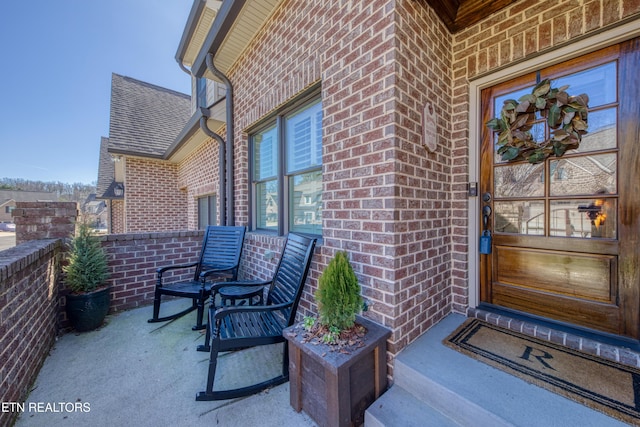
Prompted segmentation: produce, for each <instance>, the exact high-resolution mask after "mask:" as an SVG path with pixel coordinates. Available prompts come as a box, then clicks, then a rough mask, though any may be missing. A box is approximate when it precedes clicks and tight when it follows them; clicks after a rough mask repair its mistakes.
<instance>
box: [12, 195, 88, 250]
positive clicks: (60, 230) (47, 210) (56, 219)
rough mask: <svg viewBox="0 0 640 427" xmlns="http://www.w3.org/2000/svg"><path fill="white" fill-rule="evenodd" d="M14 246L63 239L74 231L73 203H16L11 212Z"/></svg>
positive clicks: (76, 209)
mask: <svg viewBox="0 0 640 427" xmlns="http://www.w3.org/2000/svg"><path fill="white" fill-rule="evenodd" d="M12 215H13V219H14V221H15V223H16V245H19V244H20V243H23V242H27V241H30V240H37V239H64V238H67V237H69V236H71V235H73V232H74V230H75V221H76V219H77V218H78V204H77V203H75V202H18V203H17V204H16V209H14V210H13V213H12Z"/></svg>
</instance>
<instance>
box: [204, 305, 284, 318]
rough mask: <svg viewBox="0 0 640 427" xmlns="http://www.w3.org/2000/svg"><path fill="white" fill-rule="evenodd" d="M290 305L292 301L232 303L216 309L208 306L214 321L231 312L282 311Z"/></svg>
mask: <svg viewBox="0 0 640 427" xmlns="http://www.w3.org/2000/svg"><path fill="white" fill-rule="evenodd" d="M291 306H293V302H285V303H282V304H272V305H234V306H230V307H222V308H218V309H215V308H210V310H211V311H213V312H214V314H213V318H214V319H216V321H219V320H221V319H223V318H224V317H226V316H228V315H230V314H232V313H251V312H261V311H262V312H264V311H282V310H286V309H287V308H291Z"/></svg>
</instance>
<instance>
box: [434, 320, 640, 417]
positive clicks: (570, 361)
mask: <svg viewBox="0 0 640 427" xmlns="http://www.w3.org/2000/svg"><path fill="white" fill-rule="evenodd" d="M444 344H445V345H447V346H448V347H451V348H453V349H454V350H457V351H459V352H461V353H464V354H466V355H468V356H471V357H473V358H475V359H477V360H479V361H482V362H484V363H487V364H489V365H491V366H493V367H495V368H498V369H501V370H503V371H505V372H508V373H509V374H512V375H515V376H517V377H519V378H521V379H523V380H525V381H527V382H529V383H532V384H535V385H537V386H540V387H543V388H545V389H547V390H550V391H553V392H555V393H558V394H560V395H562V396H565V397H568V398H570V399H572V400H575V401H576V402H579V403H581V404H583V405H586V406H588V407H590V408H593V409H596V410H598V411H601V412H603V413H605V414H607V415H609V416H611V417H614V418H617V419H619V420H621V421H624V422H626V423H631V424H634V425H640V370H639V369H634V368H631V367H629V366H625V365H622V364H619V363H615V362H611V361H608V360H603V359H600V358H597V357H595V356H591V355H589V354H585V353H581V352H578V351H575V350H572V349H570V348H567V347H562V346H560V345H557V344H554V343H551V342H547V341H543V340H540V339H537V338H533V337H529V336H527V335H524V334H520V333H518V332H514V331H510V330H507V329H503V328H500V327H498V326H495V325H491V324H489V323H486V322H484V321H482V320H479V319H468V320H466V321H465V322H464V323H463V324H462V325H461V326H460V327H459V328H458V329H457V330H455V331H454V332H453V333H452V334H451V335H449V337H447V338H446V339H445V340H444Z"/></svg>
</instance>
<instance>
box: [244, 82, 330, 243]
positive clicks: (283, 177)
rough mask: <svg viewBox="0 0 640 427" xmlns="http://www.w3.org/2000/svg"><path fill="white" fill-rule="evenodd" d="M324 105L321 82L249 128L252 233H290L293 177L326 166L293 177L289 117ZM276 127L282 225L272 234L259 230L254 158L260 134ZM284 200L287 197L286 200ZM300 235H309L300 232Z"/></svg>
mask: <svg viewBox="0 0 640 427" xmlns="http://www.w3.org/2000/svg"><path fill="white" fill-rule="evenodd" d="M315 102H320V103H322V94H321V85H320V82H318V83H316V84H314V85H313V86H312V87H310V88H309V89H307V90H306V91H304V92H303V93H302V94H300V95H299V96H298V97H297V98H295V99H294V100H293V101H292V102H289V103H287V104H286V105H284V106H282V107H281V108H278V109H276V110H274V111H273V112H271V113H270V114H268V115H267V116H265V117H264V118H263V119H262V120H260V122H259V123H257V124H255V125H253V126H251V127H249V128H247V129H246V130H245V132H246V133H247V135H248V138H247V140H248V153H249V156H248V157H249V229H250V230H252V231H256V232H259V233H265V234H275V235H286V234H287V233H288V232H289V231H290V224H289V218H290V213H289V209H290V203H288V202H287V203H285V200H284V199H285V198H287V199H288V198H289V190H290V185H289V181H290V179H289V178H290V177H291V176H294V175H299V174H304V173H307V172H310V171H314V170H318V169H320V170H322V164H320V166H319V167H318V166H314V167H309V168H305V169H304V170H296V171H295V173H294V174H293V175H290V174H288V173H287V165H286V164H285V161H286V153H285V152H286V148H285V142H284V141H285V132H286V129H285V121H286V117H287V116H288V115H290V114H292V113H294V112H295V111H296V110H301V109H304V108H305V107H307V106H309V105H311V104H313V103H315ZM272 126H275V127H276V130H277V137H278V147H277V152H278V153H277V161H278V170H277V173H276V179H277V181H278V183H277V191H278V195H279V197H278V223H277V230H271V229H266V228H258V212H257V210H256V186H255V183H256V181H255V179H254V167H255V165H254V162H255V154H254V150H253V149H254V147H253V144H254V141H253V137H254V135H255V134H256V133H258V132H262V131H264V130H267V129H269V128H270V127H272ZM283 196H284V197H283ZM300 234H309V233H303V232H300ZM313 236H320V234H313Z"/></svg>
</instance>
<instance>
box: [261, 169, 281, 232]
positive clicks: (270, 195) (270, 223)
mask: <svg viewBox="0 0 640 427" xmlns="http://www.w3.org/2000/svg"><path fill="white" fill-rule="evenodd" d="M277 189H278V180H276V179H274V180H271V181H266V182H259V183H257V184H256V227H257V228H263V229H269V230H277V229H278V194H277Z"/></svg>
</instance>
